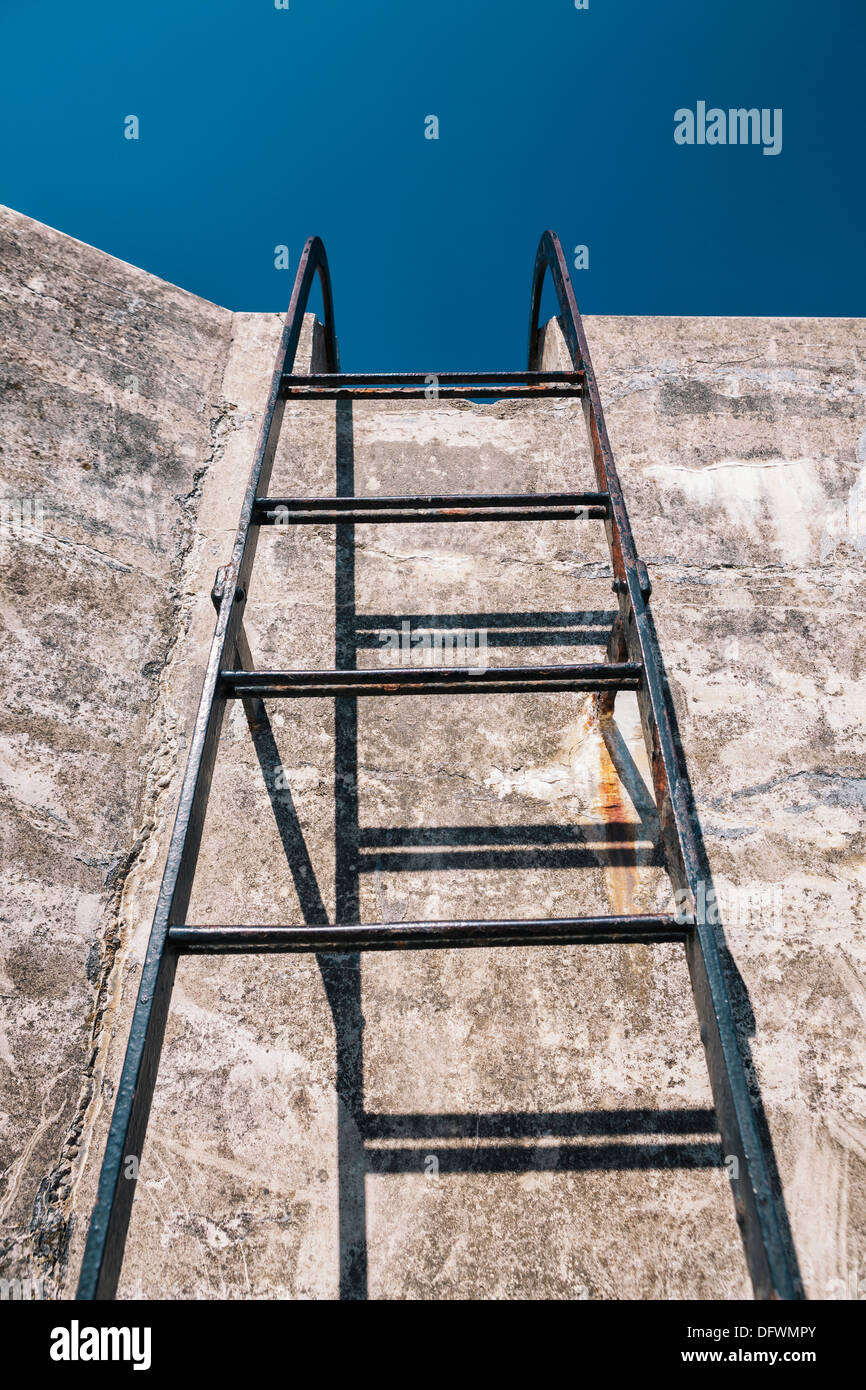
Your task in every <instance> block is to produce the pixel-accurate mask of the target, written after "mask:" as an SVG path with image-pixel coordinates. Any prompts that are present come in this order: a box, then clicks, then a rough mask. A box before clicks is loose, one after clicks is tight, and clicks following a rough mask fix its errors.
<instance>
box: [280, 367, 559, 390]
mask: <svg viewBox="0 0 866 1390" xmlns="http://www.w3.org/2000/svg"><path fill="white" fill-rule="evenodd" d="M585 375H586V373H585V372H583V371H582V370H581V371H571V372H529V371H527V372H309V373H304V372H298V373H297V374H295V373H294V372H284V373H283V377H282V381H283V384H284V385H285V386H322V387H325V386H332V387H352V386H423V387H425V388H426V387H430V386H434V385H436V384H438V385H443V384H444V385H446V386H461V385H467V386H468V385H475V384H482V383H484V382H490V383H504V384H506V385H509V386H510V385H519V384H521V383H523V384H525V385H564V386H573V385H580V383H581V382H582V381H583V380H584V378H585Z"/></svg>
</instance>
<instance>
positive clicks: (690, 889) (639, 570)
mask: <svg viewBox="0 0 866 1390" xmlns="http://www.w3.org/2000/svg"><path fill="white" fill-rule="evenodd" d="M548 271H550V274H551V276H552V279H553V283H554V288H555V290H556V294H557V298H558V301H559V309H560V324H561V327H562V330H563V333H564V336H565V341H566V344H567V346H568V350H569V354H570V357H571V362H572V369H571V370H570V371H565V372H544V371H540V370H539V369H538V315H539V309H540V304H541V291H542V286H543V282H544V278H545V275H546V273H547V272H548ZM316 274H318V276H319V279H320V281H321V288H322V297H323V303H324V333H325V348H326V356H327V369H328V370H327V372H325V373H320V374H314V375H295V374H293V372H292V367H293V365H294V359H295V354H296V351H297V346H298V341H299V338H300V332H301V326H302V323H303V316H304V309H305V306H306V303H307V299H308V296H309V292H310V288H311V286H312V282H313V278H314V276H315V275H316ZM431 382H432V383H435V394H434V395H433V396H432V397H431ZM557 396H559V397H566V398H573V397H577V398H579V399H580V400H581V402H582V405H583V411H584V416H585V420H586V425H587V431H588V434H589V441H590V446H591V449H592V457H593V464H594V470H595V478H596V486H597V491H595V492H580V493H547V494H521V495H515V494H507V493H502V494H499V493H494V494H484V495H472V496H465V495H449V496H406V497H269V496H268V494H267V489H268V483H269V481H270V476H271V471H272V468H273V462H274V456H275V453H276V448H277V442H278V439H279V434H280V427H281V424H282V418H283V413H284V406H285V401H286V400H287V399H290V398H292V399H294V398H302V399H304V400H305V401H309V400H313V399H319V400H341V399H350V400H351V399H360V400H367V401H370V400H378V399H389V400H390V399H399V398H403V397H408V398H409V399H423V398H427V399H431V398H435V399H445V400H448V399H471V400H498V399H524V400H525V399H532V400H534V399H538V398H549V397H557ZM575 517H583V518H585V519H587V520H598V521H603V523H604V526H605V531H606V534H607V540H608V545H609V548H610V555H611V563H612V566H613V575H614V579H613V590H614V593H615V594H616V596H617V602H618V609H619V611H618V613H617V615H616V618H615V619H614V623H613V626H612V630H611V634H610V641H609V643H608V650H607V657H606V660H605V661H604V662H601V663H594V664H592V663H589V664H587V663H584V664H581V665H558V666H517V667H495V668H487V669H484V670H481V671H471V670H469V669H465V670H461V669H459V668H455V667H434V668H428V669H424V668H420V667H411V668H407V669H405V670H402V669H398V670H392V671H389V672H388V673H387V675H383V674H382V673H380V672H378V671H375V670H335V671H255V670H254V669H253V662H252V657H251V655H250V650H249V644H248V642H247V639H246V635H245V632H244V628H243V609H244V603H245V598H246V593H247V590H248V585H249V578H250V573H251V570H252V565H253V560H254V558H255V551H256V544H257V540H258V533H259V529H260V527H262V526H269V525H283V524H287V525H293V526H295V525H304V524H323V523H331V524H336V523H340V522H360V521H365V522H377V523H389V522H406V521H428V522H439V521H448V522H454V521H466V522H474V521H486V520H497V521H503V520H526V521H533V520H551V519H552V520H555V519H569V520H570V519H574V518H575ZM650 590H651V586H650V579H649V575H648V573H647V570H646V566H645V565H644V563H643V561H641V560H639V559H638V556H637V553H636V551H635V545H634V540H633V537H632V532H631V526H630V524H629V520H628V515H627V513H626V508H625V502H624V500H623V495H622V490H621V487H620V483H619V478H618V476H617V472H616V467H615V464H614V460H613V454H612V452H611V447H610V442H609V440H608V435H607V428H606V426H605V421H604V414H603V411H602V407H601V400H600V398H599V394H598V387H597V384H596V380H595V374H594V372H593V369H592V362H591V360H590V356H589V349H588V347H587V343H586V338H585V335H584V331H583V323H582V321H581V318H580V314H579V312H578V308H577V304H576V302H575V298H574V292H573V290H572V286H571V282H570V279H569V275H568V270H567V267H566V264H565V260H564V257H563V254H562V248H561V247H560V244H559V240H558V238H557V237H556V235H555V234H554V233H553V232H545V234H544V236H543V237H542V239H541V243H540V245H539V248H538V254H537V257H536V261H535V270H534V276H533V286H532V301H531V311H530V331H529V366H528V370H527V371H525V372H500V373H492V374H483V373H479V372H451V373H447V372H443V373H440V374H438V376H424V375H422V374H419V373H392V374H366V375H363V374H361V375H359V374H354V375H349V374H345V373H340V369H339V361H338V355H337V340H336V335H335V332H334V313H333V302H332V296H331V284H330V276H329V273H328V263H327V258H326V256H325V250H324V247H323V245H322V243H321V241H320V240H319V239H318V237H312V238H311V239H310V240H309V241H308V242H307V245H306V246H305V248H304V252H303V255H302V257H301V261H300V265H299V267H298V273H297V276H296V278H295V284H294V289H293V291H292V298H291V302H290V305H289V310H288V313H287V315H286V321H285V325H284V328H283V333H282V337H281V340H280V346H279V350H278V353H277V360H276V365H275V368H274V373H273V377H272V380H271V386H270V391H269V394H268V399H267V404H266V408H265V414H264V419H263V422H262V427H261V431H260V434H259V439H258V443H257V446H256V453H255V458H254V461H253V467H252V471H251V474H250V479H249V483H248V486H247V491H246V495H245V498H244V502H243V506H242V509H241V518H240V524H239V526H238V532H237V538H236V541H235V545H234V550H233V552H232V558H231V561H230V562H229V564H228V565H225V566H223V567H222V568H221V569H220V570H219V571H218V572H217V577H216V581H215V583H214V588H213V591H212V599H213V602H214V606H215V608H216V610H217V621H216V629H215V632H214V637H213V643H212V646H211V651H210V657H209V659H208V664H207V670H206V672H205V679H204V687H203V690H202V695H201V701H200V704H199V710H198V716H197V718H196V723H195V729H194V732H193V736H192V740H191V744H190V752H189V757H188V760H187V766H186V771H185V774H184V780H183V785H182V787H181V793H180V799H179V803H178V810H177V816H176V819H175V824H174V829H173V832H172V837H171V843H170V846H169V852H168V859H167V862H166V867H165V873H164V875H163V880H162V886H161V889H160V894H159V900H158V903H157V907H156V912H155V914H154V921H153V927H152V930H151V935H150V941H149V944H148V949H147V955H146V958H145V962H144V966H143V969H142V977H141V985H140V988H139V993H138V999H137V1002H136V1006H135V1011H134V1014H133V1019H132V1025H131V1028H130V1034H129V1041H128V1045H127V1051H126V1057H125V1061H124V1065H123V1071H122V1074H121V1079H120V1084H119V1087H118V1091H117V1096H116V1098H115V1104H114V1112H113V1115H112V1119H111V1125H110V1129H109V1134H108V1141H107V1145H106V1150H105V1156H104V1159H103V1164H102V1171H101V1175H100V1181H99V1191H98V1196H97V1202H96V1206H95V1208H94V1212H93V1216H92V1219H91V1223H90V1229H89V1232H88V1237H87V1244H86V1248H85V1252H84V1260H83V1264H82V1269H81V1276H80V1281H79V1286H78V1297H79V1298H83V1299H90V1298H112V1297H113V1296H114V1294H115V1292H116V1289H117V1282H118V1279H119V1276H120V1269H121V1264H122V1260H123V1250H124V1245H125V1241H126V1234H127V1228H128V1225H129V1218H130V1212H131V1208H132V1200H133V1195H134V1191H135V1178H134V1177H127V1176H126V1173H127V1172H128V1171H130V1166H129V1165H128V1162H127V1160H128V1159H129V1158H130V1157H134V1158H136V1159H138V1158H140V1156H141V1151H142V1147H143V1144H144V1136H145V1129H146V1126H147V1119H148V1115H149V1112H150V1105H151V1100H152V1097H153V1092H154V1087H155V1084H156V1074H157V1068H158V1064H159V1056H160V1051H161V1048H162V1040H163V1035H164V1032H165V1024H166V1018H167V1015H168V1010H169V1004H170V1000H171V991H172V985H173V981H174V975H175V970H176V965H177V959H178V956H179V955H180V954H181V953H186V952H198V953H202V952H206V953H214V952H217V953H221V952H231V951H255V952H263V951H281V952H293V951H304V952H311V951H329V952H331V951H366V950H409V949H413V948H416V949H425V950H429V949H430V948H431V947H443V948H444V947H447V948H456V947H482V946H483V947H492V946H496V947H500V946H501V947H505V946H509V945H532V944H535V945H542V944H543V945H562V944H566V943H585V944H592V943H602V942H604V943H609V942H620V943H634V942H644V943H646V942H660V941H680V942H682V943H683V945H684V947H685V952H686V958H687V961H688V966H689V972H690V975H691V982H692V989H693V992H694V997H695V1005H696V1009H697V1014H698V1021H699V1025H700V1034H701V1039H702V1041H703V1045H704V1050H705V1053H706V1059H707V1066H708V1070H709V1075H710V1082H711V1085H712V1090H713V1098H714V1102H715V1107H716V1112H717V1116H718V1121H719V1128H720V1131H721V1136H722V1144H723V1147H724V1152H725V1154H726V1155H727V1156H732V1157H734V1158H735V1159H736V1164H735V1165H733V1169H732V1173H731V1179H732V1185H733V1189H734V1202H735V1208H736V1213H737V1220H738V1222H739V1224H740V1227H741V1231H742V1236H743V1244H744V1248H745V1254H746V1259H747V1263H748V1267H749V1271H750V1274H751V1277H752V1283H753V1286H754V1290H755V1294H756V1297H758V1298H785V1299H791V1298H798V1297H801V1296H802V1292H801V1289H800V1286H799V1280H798V1277H797V1273H796V1267H795V1265H794V1262H793V1260H792V1257H791V1255H790V1253H789V1249H788V1245H787V1243H786V1241H785V1240H784V1238H783V1232H782V1226H781V1221H780V1215H779V1211H778V1209H777V1206H776V1202H775V1199H774V1194H773V1190H772V1185H771V1181H770V1164H769V1158H768V1154H767V1152H766V1150H765V1146H764V1142H763V1140H762V1137H761V1132H760V1129H759V1126H758V1123H757V1118H756V1114H755V1109H754V1105H753V1102H752V1097H751V1094H750V1091H749V1087H748V1084H747V1080H746V1074H745V1069H744V1066H743V1061H742V1057H741V1055H740V1052H739V1048H738V1044H737V1038H736V1032H735V1027H734V1019H733V1014H732V1012H731V1006H730V1002H729V999H728V995H727V990H726V986H725V982H724V976H723V973H722V967H721V961H720V958H719V951H718V945H717V942H716V937H715V934H714V929H713V927H712V926H711V925H709V924H708V923H707V922H706V921H705V920H703V918H702V916H701V915H700V914H698V913H697V904H698V902H699V901H702V900H703V898H702V895H701V894H700V893H699V879H700V868H699V865H700V857H699V853H698V838H697V829H696V823H695V819H694V810H693V803H692V796H691V788H690V785H689V780H688V773H687V770H686V767H685V763H684V760H683V758H682V756H681V753H680V750H679V748H678V746H677V744H676V742H675V739H674V734H673V728H672V723H671V719H670V715H669V711H668V704H667V693H666V688H665V683H664V677H663V671H662V665H661V657H660V653H659V650H658V645H657V641H656V636H655V629H654V627H653V625H652V622H651V621H650V618H649V612H648V608H647V603H648V600H649V596H650ZM494 690H495V691H499V692H528V691H545V690H568V691H576V690H585V691H595V692H597V694H598V696H599V701H600V704H601V707H602V709H604V708H607V709H608V710H610V709H612V707H613V700H614V698H615V696H616V692H617V691H618V690H634V691H636V692H637V699H638V705H639V709H640V715H641V723H642V727H643V734H644V739H645V742H646V746H647V752H648V756H649V760H650V766H651V768H652V774H653V784H654V789H655V796H656V804H657V808H658V814H659V824H660V826H661V832H662V842H663V847H664V851H665V858H666V867H667V870H668V873H669V875H670V878H671V881H672V883H673V886H674V889H675V890H679V891H680V893H681V896H684V897H685V898H686V900H687V902H688V903H689V905H690V911H689V912H686V913H684V914H678V915H676V916H674V915H671V914H665V913H652V914H643V915H627V916H599V917H577V918H555V919H552V920H521V919H515V920H498V921H484V920H478V921H440V922H435V921H431V922H378V923H361V922H346V923H335V924H334V925H332V926H331V925H321V926H320V925H312V926H307V925H305V926H278V927H273V926H243V927H242V926H231V925H226V926H208V927H203V926H195V925H191V924H189V923H187V920H186V917H187V908H188V905H189V899H190V893H191V890H192V883H193V876H194V873H195V866H196V860H197V857H198V851H199V847H200V843H201V836H202V829H203V825H204V814H205V808H206V805H207V799H208V793H209V790H210V784H211V777H212V774H213V767H214V761H215V758H216V751H217V745H218V742H219V736H220V730H221V727H222V721H223V716H224V713H225V707H226V702H227V701H228V700H230V699H241V700H243V701H244V704H245V707H246V710H247V714H248V717H249V718H250V719H251V720H252V722H253V723H254V724H255V723H256V722H257V714H256V712H257V710H261V708H262V706H261V701H262V700H265V699H269V700H270V699H302V698H311V697H314V696H316V697H322V696H333V697H334V698H336V699H339V698H341V697H345V696H365V697H366V696H378V697H399V696H400V695H407V694H412V695H419V694H422V695H441V694H447V693H462V694H467V693H484V692H487V691H494ZM132 1169H133V1170H134V1171H136V1172H137V1164H134V1165H132Z"/></svg>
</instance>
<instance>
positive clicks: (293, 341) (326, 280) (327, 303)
mask: <svg viewBox="0 0 866 1390" xmlns="http://www.w3.org/2000/svg"><path fill="white" fill-rule="evenodd" d="M316 274H318V276H319V281H320V283H321V286H322V304H323V308H324V315H325V322H324V325H323V327H324V330H325V352H326V355H327V361H328V365H327V368H326V370H327V371H329V372H338V371H339V370H340V359H339V351H338V348H337V334H336V330H335V328H334V297H333V294H332V292H331V272H330V271H329V269H328V257H327V253H326V252H325V245H324V242H323V241H322V239H321V237H317V236H311V237H308V238H307V242H306V245H305V246H304V249H303V251H302V252H301V259H300V261H299V262H298V269H297V273H296V274H295V283H294V286H293V288H292V297H291V299H290V300H289V307H288V311H287V313H286V323H285V330H284V331H285V333H286V335H287V337H286V343H285V350H284V354H283V370H284V372H285V373H287V374H288V373H291V372H292V371H293V370H294V366H295V354H296V352H297V350H298V341H299V339H300V336H301V329H302V327H303V324H304V312H305V310H306V307H307V300H308V299H309V297H310V290H311V289H312V285H313V276H314V275H316Z"/></svg>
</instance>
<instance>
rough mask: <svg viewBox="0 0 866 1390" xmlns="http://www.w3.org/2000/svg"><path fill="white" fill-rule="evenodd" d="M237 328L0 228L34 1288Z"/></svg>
mask: <svg viewBox="0 0 866 1390" xmlns="http://www.w3.org/2000/svg"><path fill="white" fill-rule="evenodd" d="M230 330H231V315H230V314H229V313H227V312H226V311H225V310H224V309H220V308H217V307H216V306H215V305H213V304H206V303H205V302H203V301H202V300H198V299H196V298H194V297H193V296H192V295H189V294H186V293H185V292H184V291H182V290H178V289H175V288H173V287H172V286H170V285H166V284H163V283H162V282H161V281H159V280H156V279H154V278H153V277H152V276H149V275H146V274H144V273H143V272H142V271H140V270H136V269H135V268H133V267H132V266H127V265H124V264H122V263H121V262H119V261H116V260H113V259H112V258H111V257H109V256H105V255H103V254H102V253H101V252H98V251H95V250H93V249H92V248H91V247H87V246H84V245H82V244H81V243H79V242H76V241H73V240H72V239H70V238H69V237H65V236H62V235H61V234H60V233H58V232H55V231H52V230H51V229H50V228H47V227H44V226H42V225H41V224H39V223H37V222H33V221H31V220H30V219H29V218H25V217H21V216H19V215H18V214H16V213H12V212H9V211H8V210H5V209H2V210H0V337H2V344H3V347H2V353H0V358H2V367H0V374H2V386H0V495H2V497H3V499H4V512H3V518H4V521H3V534H2V538H0V554H2V562H3V563H2V566H0V592H2V600H0V602H2V610H0V621H2V642H3V651H4V679H3V698H2V710H0V768H2V773H0V797H2V804H3V832H2V833H3V890H2V891H3V902H2V909H0V911H2V919H3V926H2V943H0V996H2V1001H0V1173H2V1179H3V1181H2V1187H0V1252H2V1259H0V1263H2V1266H3V1274H4V1275H5V1276H6V1277H7V1278H15V1277H23V1276H26V1275H27V1272H28V1270H29V1271H30V1273H31V1274H32V1275H33V1277H36V1278H39V1277H45V1278H46V1279H47V1281H48V1282H47V1284H46V1289H47V1290H49V1291H50V1289H51V1288H53V1287H56V1282H55V1281H56V1280H58V1279H59V1280H61V1281H62V1279H63V1277H64V1272H65V1264H66V1247H67V1240H68V1214H69V1209H70V1208H69V1193H70V1172H71V1167H72V1166H73V1165H74V1164H75V1162H76V1159H77V1157H78V1146H79V1141H80V1133H81V1129H82V1124H83V1117H84V1111H85V1107H86V1104H87V1100H88V1092H89V1085H90V1073H91V1064H92V1047H93V1037H94V1035H95V1034H98V1032H99V1030H100V1021H101V1013H102V1009H103V1008H104V1004H105V999H106V985H107V980H108V975H109V972H110V970H111V967H112V962H113V956H114V951H115V947H116V944H117V941H118V936H117V930H116V904H117V900H118V896H119V894H120V892H121V889H122V886H123V882H124V879H125V876H126V873H127V872H128V870H129V867H130V865H131V863H133V862H134V860H135V857H136V855H137V854H138V853H139V852H140V850H141V846H142V844H143V843H145V842H146V840H147V837H148V835H149V833H150V830H151V828H152V820H151V818H150V810H149V807H150V804H151V801H152V799H153V795H154V791H155V788H156V787H157V785H158V783H159V781H160V779H161V778H162V777H163V776H164V774H165V771H166V769H171V768H172V767H173V766H174V765H175V763H176V760H177V757H178V755H179V748H178V742H177V730H176V721H175V719H174V716H173V712H172V711H171V710H170V709H169V708H168V707H167V706H166V705H165V703H164V702H163V701H161V700H160V698H159V691H160V677H161V672H162V669H163V666H164V664H165V661H166V657H167V654H168V653H169V652H170V650H171V648H172V646H173V644H174V642H175V640H176V637H177V635H178V633H179V632H180V631H181V630H182V629H183V627H184V624H185V621H186V611H187V608H188V602H187V596H186V594H185V593H184V585H183V571H184V565H185V563H186V560H187V557H188V553H189V550H190V547H191V546H192V545H193V544H194V542H195V540H196V536H195V532H194V530H193V519H194V516H195V512H196V509H197V505H198V502H197V498H198V491H199V487H200V483H201V477H202V475H203V473H204V471H205V470H206V469H207V467H208V466H209V464H210V463H211V461H212V460H213V458H214V456H215V455H216V453H218V451H219V449H220V447H221V444H220V441H221V438H222V436H223V434H224V433H225V431H226V429H227V428H228V418H229V416H228V407H227V406H224V405H223V404H221V403H220V400H219V386H220V377H221V373H222V364H223V361H224V358H225V355H226V352H227V349H228V343H229V336H230ZM22 499H29V502H30V516H31V519H32V521H33V522H34V523H38V521H39V514H38V512H37V511H36V510H35V507H36V504H38V505H39V506H40V507H41V508H42V520H41V526H40V525H38V524H36V525H34V526H33V527H31V529H30V531H29V532H28V533H26V534H21V528H20V526H19V524H18V523H19V521H20V519H21V517H22V515H23V516H24V517H25V518H26V516H27V514H28V513H27V504H26V503H25V506H24V508H23V509H22V511H16V510H15V508H16V506H18V505H19V504H20V503H21V502H22ZM10 508H11V510H10ZM181 756H182V753H181Z"/></svg>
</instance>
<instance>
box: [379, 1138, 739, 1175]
mask: <svg viewBox="0 0 866 1390" xmlns="http://www.w3.org/2000/svg"><path fill="white" fill-rule="evenodd" d="M431 1160H435V1166H434V1164H432V1163H431ZM365 1164H366V1171H367V1172H368V1173H376V1174H380V1175H384V1174H400V1173H431V1172H435V1173H437V1174H449V1173H529V1172H532V1173H538V1172H568V1173H574V1172H581V1171H603V1170H608V1171H609V1170H616V1169H620V1170H622V1171H628V1170H638V1171H645V1170H647V1169H651V1168H657V1169H658V1168H660V1169H664V1168H686V1169H689V1168H691V1169H697V1168H722V1167H724V1159H723V1156H722V1149H721V1144H719V1143H715V1144H670V1143H667V1144H666V1143H662V1144H564V1145H562V1144H540V1143H537V1144H527V1145H525V1146H519V1145H508V1144H496V1145H481V1146H478V1147H475V1146H473V1147H459V1148H443V1147H441V1146H440V1147H438V1148H433V1149H430V1148H425V1147H423V1146H422V1147H411V1148H409V1147H406V1148H381V1149H379V1148H369V1147H368V1148H367V1149H366V1151H365Z"/></svg>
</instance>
